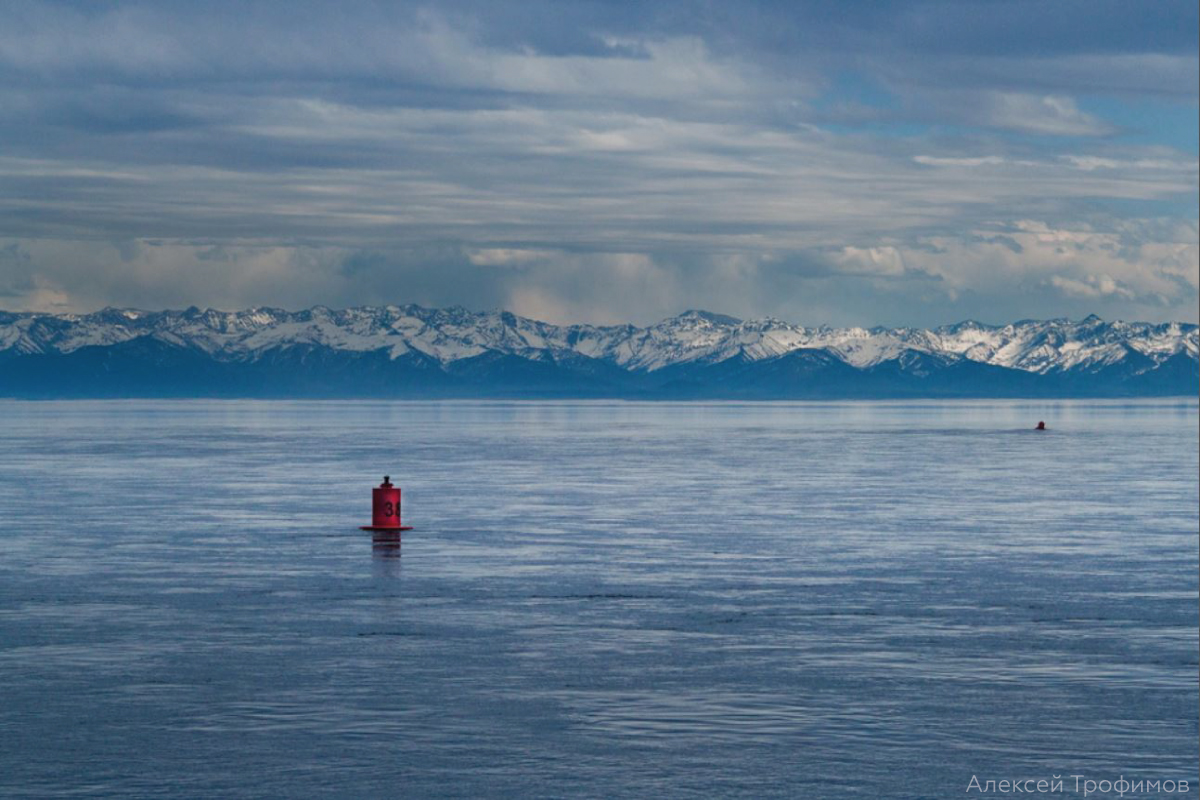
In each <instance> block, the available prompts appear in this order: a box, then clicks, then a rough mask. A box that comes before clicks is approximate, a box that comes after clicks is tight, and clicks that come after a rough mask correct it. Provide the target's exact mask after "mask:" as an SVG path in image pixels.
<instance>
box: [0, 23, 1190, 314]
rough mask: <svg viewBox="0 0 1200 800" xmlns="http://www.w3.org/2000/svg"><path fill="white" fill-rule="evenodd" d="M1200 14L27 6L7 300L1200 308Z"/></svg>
mask: <svg viewBox="0 0 1200 800" xmlns="http://www.w3.org/2000/svg"><path fill="white" fill-rule="evenodd" d="M1196 13H1197V12H1196V7H1195V4H1194V3H1160V4H1118V3H1111V4H1110V3H1095V2H1088V3H1070V2H1064V3H1055V4H1044V3H1022V2H1016V3H1010V2H1006V3H999V2H953V3H951V2H946V3H942V2H919V3H903V4H899V3H898V4H894V5H893V4H888V3H870V4H855V3H812V4H805V5H804V6H803V7H802V8H796V6H795V4H790V3H788V4H772V3H750V4H715V3H672V4H624V3H582V2H570V3H553V4H540V3H520V4H503V5H499V4H495V3H487V4H485V3H478V4H473V3H459V4H442V3H440V4H437V5H436V6H416V5H407V4H373V3H360V4H351V5H346V4H326V3H286V4H284V3H251V4H241V3H239V4H232V3H230V4H226V3H207V4H192V3H188V4H182V3H181V4H174V3H148V4H141V3H116V4H87V3H79V4H75V3H22V2H16V3H9V4H5V6H4V8H3V9H2V10H0V22H2V23H3V24H0V109H3V114H2V115H0V185H2V186H4V187H5V188H4V191H3V192H0V306H2V307H7V308H29V309H37V310H88V309H92V308H96V307H99V306H103V305H107V304H113V305H122V306H128V305H134V306H143V307H152V308H156V307H163V306H186V305H192V304H197V305H212V306H215V307H226V308H234V307H245V306H248V305H254V304H272V305H282V306H292V307H297V306H306V305H312V304H317V303H323V304H327V305H353V304H361V303H376V304H378V303H388V302H419V303H424V304H429V305H449V304H454V303H461V304H464V305H468V306H472V307H478V308H488V307H506V308H510V309H512V310H514V311H517V312H519V313H522V314H526V315H529V316H534V317H538V318H542V319H547V320H551V321H567V320H571V321H576V320H578V321H594V322H610V321H626V320H629V321H634V322H647V321H650V320H653V319H657V318H660V317H663V316H667V315H669V314H672V313H675V312H677V311H679V310H681V309H683V308H687V307H705V308H711V309H714V310H719V311H725V312H728V313H733V314H737V315H739V316H747V317H752V316H762V315H766V314H770V315H776V316H780V317H783V318H787V319H792V320H797V321H800V322H806V323H822V322H829V323H834V324H850V323H854V324H861V323H866V324H874V323H880V324H915V325H930V324H937V323H940V322H945V321H950V320H953V319H957V318H962V317H976V318H982V319H986V320H996V321H1007V320H1009V319H1015V318H1020V317H1033V316H1057V315H1072V316H1083V315H1084V314H1086V313H1089V312H1092V311H1095V312H1097V313H1100V314H1102V315H1104V316H1107V317H1119V316H1120V317H1126V318H1132V317H1137V318H1143V319H1149V320H1154V321H1157V320H1163V319H1182V320H1189V321H1194V320H1195V319H1196V317H1197V309H1196V299H1197V289H1198V284H1200V277H1198V276H1200V267H1198V245H1197V239H1198V226H1197V222H1196V191H1197V157H1196V152H1195V147H1194V146H1193V147H1190V148H1189V147H1186V146H1180V145H1179V142H1178V138H1179V134H1180V126H1181V125H1183V126H1184V127H1183V134H1184V135H1185V136H1186V135H1188V134H1187V132H1188V130H1194V122H1192V123H1190V124H1191V126H1192V127H1191V128H1188V127H1187V126H1186V125H1184V123H1181V122H1179V120H1181V119H1184V118H1185V117H1186V116H1187V115H1188V114H1190V115H1192V116H1194V114H1195V104H1196V94H1197V52H1196V49H1197V45H1196V37H1195V30H1196ZM1147 104H1148V105H1147ZM1139 109H1141V110H1142V112H1143V113H1144V114H1145V120H1146V121H1145V122H1144V123H1143V122H1139V121H1138V117H1137V113H1138V110H1139ZM1145 109H1150V111H1146V110H1145ZM1164 120H1165V122H1164Z"/></svg>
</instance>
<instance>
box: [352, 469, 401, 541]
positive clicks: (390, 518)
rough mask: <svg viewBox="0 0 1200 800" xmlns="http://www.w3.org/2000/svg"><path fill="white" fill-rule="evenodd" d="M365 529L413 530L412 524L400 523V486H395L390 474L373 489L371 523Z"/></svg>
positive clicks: (363, 527)
mask: <svg viewBox="0 0 1200 800" xmlns="http://www.w3.org/2000/svg"><path fill="white" fill-rule="evenodd" d="M362 529H363V530H364V531H411V530H412V526H408V525H402V524H401V523H400V487H399V486H393V485H392V481H391V478H390V476H388V475H384V476H383V483H381V484H379V485H378V486H377V487H375V488H374V489H372V490H371V524H370V525H363V526H362Z"/></svg>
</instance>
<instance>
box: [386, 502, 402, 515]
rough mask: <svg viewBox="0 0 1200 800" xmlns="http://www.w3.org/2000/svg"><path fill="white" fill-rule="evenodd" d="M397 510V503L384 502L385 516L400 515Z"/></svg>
mask: <svg viewBox="0 0 1200 800" xmlns="http://www.w3.org/2000/svg"><path fill="white" fill-rule="evenodd" d="M397 511H398V509H397V508H396V506H395V504H393V503H392V502H391V501H388V502H385V503H384V504H383V515H384V516H385V517H395V516H399V515H398V514H397V513H396V512H397Z"/></svg>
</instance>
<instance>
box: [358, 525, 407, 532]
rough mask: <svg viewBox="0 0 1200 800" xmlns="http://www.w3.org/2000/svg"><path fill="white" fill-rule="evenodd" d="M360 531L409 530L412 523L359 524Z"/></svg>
mask: <svg viewBox="0 0 1200 800" xmlns="http://www.w3.org/2000/svg"><path fill="white" fill-rule="evenodd" d="M358 529H359V530H360V531H411V530H412V525H360V526H359V528H358Z"/></svg>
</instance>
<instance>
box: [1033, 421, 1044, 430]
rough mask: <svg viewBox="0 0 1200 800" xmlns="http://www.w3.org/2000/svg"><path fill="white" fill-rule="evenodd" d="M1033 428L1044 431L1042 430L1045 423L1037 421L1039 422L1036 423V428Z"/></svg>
mask: <svg viewBox="0 0 1200 800" xmlns="http://www.w3.org/2000/svg"><path fill="white" fill-rule="evenodd" d="M1034 430H1037V431H1044V430H1046V423H1044V422H1039V423H1038V426H1037V427H1036V428H1034Z"/></svg>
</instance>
